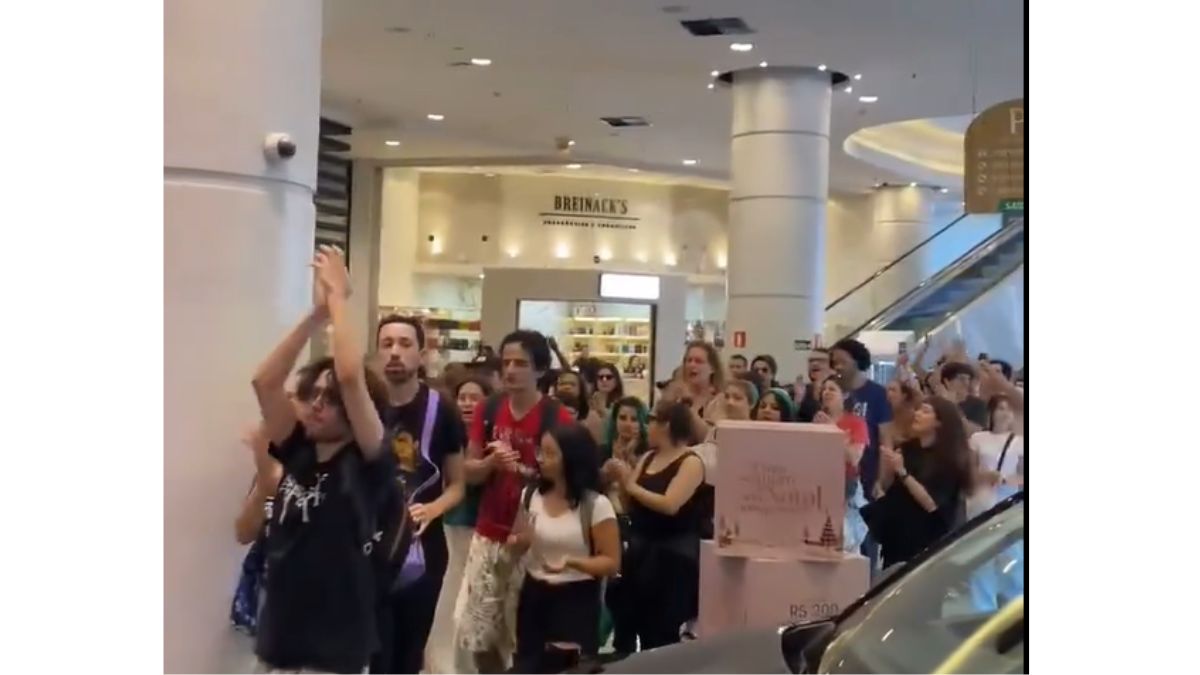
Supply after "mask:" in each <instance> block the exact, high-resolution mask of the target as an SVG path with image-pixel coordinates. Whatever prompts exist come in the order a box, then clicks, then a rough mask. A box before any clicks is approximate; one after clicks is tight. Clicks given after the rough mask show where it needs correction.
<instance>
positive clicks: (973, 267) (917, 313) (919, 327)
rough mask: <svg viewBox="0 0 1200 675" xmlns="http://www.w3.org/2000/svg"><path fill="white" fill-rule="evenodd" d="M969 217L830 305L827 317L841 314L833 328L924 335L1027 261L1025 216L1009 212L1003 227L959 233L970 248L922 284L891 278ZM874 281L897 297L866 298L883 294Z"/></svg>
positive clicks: (842, 333) (839, 334)
mask: <svg viewBox="0 0 1200 675" xmlns="http://www.w3.org/2000/svg"><path fill="white" fill-rule="evenodd" d="M968 218H970V216H965V215H964V216H960V217H958V218H956V219H955V220H953V221H951V222H950V223H949V224H948V225H946V226H945V227H943V228H941V229H939V230H938V231H937V232H935V233H934V234H933V235H932V236H930V237H929V238H928V239H926V240H924V241H922V242H921V243H919V244H918V245H917V246H915V247H913V248H912V249H910V250H909V251H907V252H905V253H904V254H903V255H901V256H900V257H899V258H897V259H896V260H894V261H892V262H891V263H889V264H888V265H885V266H884V267H883V268H881V269H880V270H879V271H878V272H876V273H875V274H873V275H872V276H871V277H869V278H867V279H866V280H864V281H863V282H862V283H860V284H858V285H857V286H855V287H854V288H852V289H850V291H848V292H847V293H845V294H843V295H842V296H841V297H839V298H838V299H836V300H835V301H834V302H833V303H831V304H830V305H829V306H828V307H826V315H827V317H835V318H839V319H841V321H840V322H839V323H838V325H835V326H830V325H829V323H828V322H827V331H829V334H831V335H833V336H834V337H835V338H838V339H840V338H843V337H855V336H857V335H858V334H859V333H862V332H864V331H901V332H906V333H911V334H912V335H913V337H914V338H916V339H920V338H922V337H924V336H926V335H929V334H930V333H933V332H934V331H936V330H937V329H938V327H939V326H941V325H942V324H944V323H945V322H947V321H948V320H950V319H951V318H952V317H954V316H955V315H956V314H958V313H959V312H962V311H963V310H964V309H965V308H967V307H968V306H969V305H971V303H973V302H975V301H976V300H977V299H979V298H981V297H982V296H984V295H986V294H987V293H988V292H989V291H991V290H992V289H993V288H996V287H997V286H998V285H1000V284H1002V283H1003V282H1005V281H1006V280H1008V279H1009V278H1010V277H1011V276H1012V275H1014V274H1017V273H1018V271H1019V270H1020V269H1021V266H1022V265H1023V264H1024V263H1025V218H1024V217H1023V216H1016V217H1007V218H1005V219H1004V221H1003V224H1002V225H1001V226H1000V227H999V229H994V230H991V231H988V230H987V229H986V228H985V229H979V230H978V232H979V234H976V235H975V240H974V241H972V240H971V239H970V238H965V239H964V238H963V237H958V239H959V240H960V242H959V244H960V247H961V248H966V251H965V252H964V253H962V254H961V255H959V256H958V257H957V258H955V259H954V260H953V261H952V262H950V263H949V264H948V265H946V266H944V267H943V268H942V269H941V270H940V271H938V272H937V273H936V274H933V275H932V276H931V277H929V278H927V279H925V280H924V281H922V282H921V283H919V284H917V285H916V286H914V287H911V288H909V289H908V290H906V291H905V290H904V289H903V288H896V284H895V283H889V275H892V274H894V272H893V270H895V269H896V268H898V267H899V266H901V265H903V264H904V263H905V261H906V260H909V259H911V258H912V257H914V256H918V255H920V254H921V253H922V251H923V250H925V249H927V248H928V247H932V246H938V245H939V240H941V242H940V244H942V245H941V248H942V249H945V248H946V246H945V245H944V244H945V243H946V242H945V238H946V237H951V236H955V235H954V234H952V233H953V232H954V231H955V229H956V228H962V227H964V226H963V225H962V223H964V222H966V221H967V219H968ZM890 281H892V282H894V281H895V280H894V279H891V280H890ZM873 286H881V287H890V289H891V293H892V295H894V296H896V297H894V299H893V298H892V297H891V296H884V298H883V301H882V302H879V301H876V303H875V305H874V306H871V305H870V304H869V303H865V302H863V301H862V299H863V296H866V295H874V296H876V298H878V297H879V296H880V293H879V290H880V289H874V288H873ZM856 296H857V300H856ZM855 303H857V305H858V308H859V309H860V311H859V312H858V316H857V317H852V316H850V315H848V314H847V306H848V305H854V304H855ZM839 308H840V310H841V314H840V315H839V314H838V311H839ZM862 309H866V311H865V312H864V311H861V310H862ZM853 318H857V320H853ZM847 319H852V320H849V321H847ZM831 327H832V328H833V330H830V328H831Z"/></svg>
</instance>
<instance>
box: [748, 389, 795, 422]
mask: <svg viewBox="0 0 1200 675" xmlns="http://www.w3.org/2000/svg"><path fill="white" fill-rule="evenodd" d="M756 412H757V415H756V416H755V419H756V420H758V421H760V422H795V421H796V404H795V403H793V402H792V397H791V396H788V393H787V392H786V391H784V390H783V389H780V388H778V387H772V388H770V389H768V390H766V391H764V392H763V395H762V398H761V399H759V401H758V408H757V411H756Z"/></svg>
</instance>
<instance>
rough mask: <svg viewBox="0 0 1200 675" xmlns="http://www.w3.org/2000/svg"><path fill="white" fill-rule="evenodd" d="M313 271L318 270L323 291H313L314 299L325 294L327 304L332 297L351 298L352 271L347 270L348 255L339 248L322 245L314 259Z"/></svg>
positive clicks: (318, 278) (318, 277)
mask: <svg viewBox="0 0 1200 675" xmlns="http://www.w3.org/2000/svg"><path fill="white" fill-rule="evenodd" d="M313 269H315V270H316V273H317V280H318V281H319V285H320V286H321V287H322V288H321V290H318V289H316V288H314V289H313V299H314V300H316V299H317V298H318V294H323V295H324V299H325V302H326V303H328V302H329V298H330V297H340V298H343V299H344V298H348V297H350V271H349V270H348V269H346V254H345V253H343V252H342V249H340V248H338V247H337V246H329V245H327V244H322V245H321V246H320V248H319V249H317V255H316V257H315V258H314V259H313Z"/></svg>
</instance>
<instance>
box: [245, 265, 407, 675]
mask: <svg viewBox="0 0 1200 675" xmlns="http://www.w3.org/2000/svg"><path fill="white" fill-rule="evenodd" d="M313 268H314V269H315V270H316V280H315V283H314V289H313V308H312V310H310V311H309V313H308V315H307V316H305V317H304V319H303V320H302V321H301V322H300V323H299V324H298V325H297V326H296V327H295V328H293V329H292V331H291V332H290V333H288V334H287V336H286V337H284V339H283V341H282V342H280V343H279V345H277V346H276V347H275V349H274V350H273V351H272V352H271V354H270V355H269V356H268V357H267V358H266V360H265V361H263V363H262V365H260V366H259V367H258V370H257V371H256V372H255V374H254V378H253V386H254V393H255V395H256V396H257V398H258V404H259V409H260V411H261V413H262V419H263V431H264V433H265V435H266V437H267V439H268V440H269V441H270V447H269V452H270V454H271V456H272V457H274V458H275V459H276V460H278V461H279V463H280V464H281V465H282V466H283V480H282V481H281V482H280V484H279V489H278V491H277V493H276V496H275V499H274V500H273V501H272V506H271V508H270V512H269V513H267V514H266V558H267V563H266V564H267V577H266V598H267V601H266V603H265V604H264V606H263V608H262V612H261V615H260V617H259V624H258V636H257V644H256V645H255V653H256V654H257V655H258V658H259V659H260V660H261V661H262V666H263V668H264V670H265V671H266V672H277V671H287V672H303V671H318V672H330V673H354V672H362V671H363V669H365V668H366V667H367V665H368V662H369V660H370V658H371V655H372V653H374V652H375V650H376V649H377V648H378V628H377V625H376V598H377V597H378V596H377V592H378V590H377V587H376V575H375V567H374V565H373V562H372V560H371V553H372V551H373V545H374V542H373V533H374V518H373V513H374V511H372V509H374V508H377V507H378V505H379V503H380V501H381V500H382V498H383V496H384V495H385V493H386V491H387V487H388V485H389V483H390V481H391V480H392V477H393V475H394V474H395V464H394V462H393V461H392V460H391V453H387V452H384V451H383V448H382V440H383V422H382V420H381V419H380V414H379V411H380V410H381V409H382V407H383V406H384V405H385V404H386V403H387V392H386V389H385V388H384V386H383V383H382V382H381V381H380V380H379V378H378V376H377V375H375V374H374V373H373V372H371V371H370V370H368V369H367V368H366V367H365V366H364V365H363V355H362V353H361V351H359V347H358V344H357V342H356V340H355V337H354V320H353V318H351V317H350V316H349V311H348V308H347V306H346V300H347V298H348V297H349V295H350V279H349V275H348V274H347V271H346V262H345V257H344V255H343V254H342V252H341V250H340V249H337V248H335V247H330V246H322V247H321V249H320V250H319V251H318V253H317V254H316V257H315V259H314V261H313ZM330 319H332V323H333V328H334V330H333V357H332V358H324V359H320V360H317V361H315V362H313V363H312V364H309V365H308V366H306V367H305V368H302V369H301V370H300V373H299V379H298V382H297V386H296V396H297V398H299V399H300V400H301V401H303V402H304V403H305V404H306V405H305V406H304V408H303V415H302V419H297V409H296V407H295V406H293V404H292V401H290V400H289V399H288V395H287V393H286V392H285V391H284V383H285V381H286V380H287V377H288V373H289V372H290V371H291V369H292V367H293V366H294V365H295V363H296V359H297V358H298V357H299V356H300V352H301V351H302V350H303V349H304V346H305V345H306V344H307V343H308V341H309V339H311V337H312V336H313V335H314V334H316V333H318V332H319V331H320V330H321V329H322V327H323V326H324V324H325V322H326V321H327V320H330Z"/></svg>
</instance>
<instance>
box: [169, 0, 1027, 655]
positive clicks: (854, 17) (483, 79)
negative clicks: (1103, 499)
mask: <svg viewBox="0 0 1200 675" xmlns="http://www.w3.org/2000/svg"><path fill="white" fill-rule="evenodd" d="M1024 25H1025V9H1024V7H1023V4H1022V3H1017V2H989V1H984V0H970V1H967V2H962V1H959V0H920V1H918V2H880V1H878V0H842V1H839V2H789V1H784V0H754V1H746V2H733V1H731V0H683V1H682V2H667V1H666V0H662V1H655V2H603V3H602V2H585V1H583V0H522V1H520V2H472V1H470V0H411V1H406V2H384V1H374V0H373V1H370V2H348V1H347V2H341V1H336V0H327V1H325V2H322V1H321V0H288V1H284V0H254V1H247V2H238V3H232V2H230V3H212V2H208V1H207V0H172V2H168V3H166V5H165V24H164V26H165V41H164V51H165V78H164V87H165V97H164V122H165V135H164V142H165V146H164V149H165V152H164V169H165V173H164V180H165V191H164V212H165V248H164V255H165V263H166V264H165V265H164V270H165V295H166V298H167V301H166V303H165V335H164V345H165V350H166V354H165V362H166V364H167V367H168V370H169V377H168V378H167V380H166V383H165V424H166V439H165V445H166V455H165V485H166V494H165V520H166V527H165V529H164V532H165V537H166V542H165V614H164V616H165V629H164V633H165V638H164V639H165V642H164V645H165V655H164V659H165V668H166V670H167V671H168V672H251V671H252V670H253V669H254V668H255V667H257V666H258V665H259V664H257V663H256V658H255V655H254V650H253V641H252V640H250V639H249V638H247V637H246V636H245V635H243V634H240V633H238V632H237V631H235V630H233V629H232V628H231V627H230V625H229V624H230V599H231V593H232V591H233V584H234V582H235V581H236V579H237V575H238V572H239V570H240V569H241V565H242V563H243V558H244V556H245V553H246V549H245V548H244V547H243V546H241V545H239V544H238V543H237V542H236V541H235V539H234V537H233V536H232V534H231V523H232V522H233V520H234V517H235V515H236V513H237V509H238V508H239V507H240V506H241V505H242V500H243V498H244V496H245V493H246V492H245V491H246V487H247V484H248V483H250V481H251V477H252V475H253V474H252V472H253V465H252V463H251V462H250V461H249V460H248V459H247V457H246V453H242V452H233V451H230V452H212V451H211V449H212V448H214V447H226V446H231V445H233V444H236V432H237V430H239V429H241V428H243V427H245V426H246V424H247V422H248V421H250V420H253V419H254V418H255V415H256V412H257V407H256V404H255V400H254V396H253V392H252V390H251V388H250V387H249V386H248V385H249V380H250V374H251V373H252V372H253V371H254V368H255V366H256V365H257V364H258V363H259V361H260V360H261V359H262V358H263V357H264V355H266V354H267V353H268V352H269V351H270V349H271V348H272V346H273V345H275V344H276V342H277V341H278V340H279V339H280V337H281V336H283V335H284V334H285V333H286V331H287V330H288V329H289V328H290V327H291V326H293V325H294V324H295V323H296V321H297V320H299V318H300V317H301V316H302V315H304V313H305V312H306V311H307V308H308V307H309V306H310V304H311V302H312V283H313V282H312V269H311V266H310V262H311V260H312V256H313V250H314V246H321V245H334V246H337V247H340V248H341V249H343V250H344V251H345V256H346V259H347V261H348V265H349V270H350V280H351V284H352V293H351V295H350V297H349V300H348V301H347V308H348V310H347V311H349V312H350V313H351V316H352V317H353V322H354V326H355V335H356V336H357V337H358V338H359V339H360V340H361V349H362V351H363V352H365V353H370V352H373V351H374V350H375V348H376V344H375V335H376V324H377V322H378V321H379V320H380V318H382V317H385V316H388V315H391V314H401V315H405V316H413V317H420V318H421V319H422V321H423V322H424V326H425V330H426V345H425V346H426V348H427V351H426V353H425V354H424V357H423V362H422V365H423V367H424V372H425V374H426V376H427V377H428V378H431V379H435V378H438V377H439V376H441V375H442V373H443V372H445V370H446V368H447V366H448V365H449V364H451V363H455V362H470V361H473V360H475V359H476V358H477V357H478V356H479V355H480V354H481V353H482V352H483V350H484V349H485V348H493V349H499V348H500V346H501V342H502V341H503V339H504V337H505V335H506V334H508V333H509V332H511V331H513V330H514V329H517V328H529V329H534V330H537V331H539V332H541V333H543V334H544V335H546V336H547V337H552V338H554V340H555V342H556V343H557V345H558V347H559V348H560V349H561V351H562V352H563V354H564V355H565V358H566V360H567V361H568V362H571V363H574V362H578V361H580V360H581V359H582V358H585V357H591V358H595V359H599V360H600V361H603V362H608V363H611V364H614V365H615V366H616V367H617V368H618V369H619V371H620V372H621V373H622V375H623V377H624V386H625V392H626V393H627V394H630V395H634V396H637V397H638V398H640V399H642V400H644V401H646V402H647V403H650V402H652V401H654V400H656V399H657V397H658V396H660V394H661V388H660V387H659V386H658V383H664V382H667V381H670V380H672V379H673V378H674V377H676V376H677V373H676V371H677V369H678V368H679V366H680V364H681V363H683V362H684V359H685V351H686V349H687V345H688V344H689V343H691V342H694V341H703V342H707V343H709V344H711V345H714V346H715V347H716V349H717V351H718V353H719V354H720V357H721V359H722V360H723V361H724V362H727V361H728V360H729V358H730V357H731V356H733V355H735V354H740V355H743V356H745V357H747V358H748V359H753V358H754V357H755V356H757V355H760V354H769V355H771V356H772V357H773V358H774V360H775V362H776V363H777V367H776V369H775V371H776V372H775V373H773V374H774V375H777V376H778V380H779V382H782V383H786V384H788V385H791V384H792V383H793V382H796V383H799V386H800V387H803V386H804V385H805V382H806V378H807V373H808V367H809V358H810V356H812V355H813V354H814V353H816V350H818V349H828V348H830V347H831V346H833V345H835V344H837V343H838V342H839V341H840V340H843V339H847V338H853V339H856V340H858V341H859V342H860V343H862V344H863V345H865V346H866V347H867V348H868V349H869V351H870V355H871V364H870V368H869V370H868V374H869V376H870V378H871V379H873V380H875V381H877V382H879V383H881V384H886V383H888V382H889V381H890V380H891V379H892V377H893V374H894V373H896V372H897V370H898V368H900V367H905V366H906V364H907V363H909V361H910V360H912V359H911V356H910V354H912V353H913V352H915V351H917V350H918V349H920V350H921V352H922V356H923V358H924V360H925V362H926V365H929V366H932V364H934V363H935V362H938V361H939V359H943V358H946V357H951V356H953V355H954V354H955V353H956V352H957V350H961V349H963V348H964V345H965V349H968V350H969V351H970V358H971V360H972V362H974V361H975V360H976V358H977V356H979V355H986V356H984V358H990V359H991V360H993V361H995V360H1002V361H1004V362H1007V364H1009V365H1011V368H1012V371H1013V374H1012V375H1011V378H1010V379H1013V380H1014V381H1021V383H1022V384H1023V378H1024V375H1023V372H1024V365H1025V356H1026V354H1025V351H1026V337H1025V336H1026V325H1025V315H1026V307H1025V302H1026V287H1025V279H1026V273H1025V250H1026V238H1025V212H1024V185H1025V165H1024V161H1025V160H1024V148H1025V131H1024V123H1025V116H1024V115H1025V113H1024V110H1025V108H1024V97H1025V87H1026V82H1025V72H1026V63H1025V42H1024V34H1025V28H1024ZM200 249H207V250H210V251H214V250H219V252H220V253H221V255H218V256H214V257H212V258H208V259H205V260H203V261H201V260H198V259H197V257H196V256H193V255H192V253H193V252H194V251H196V250H200ZM234 327H236V329H235V328H234ZM235 330H236V334H237V335H238V338H237V339H236V340H232V339H230V338H229V336H230V335H231V334H232V333H233V332H234V331H235ZM331 342H332V338H331V336H330V333H328V332H323V333H320V334H318V335H316V336H315V337H314V338H313V340H312V343H311V345H310V346H309V348H308V352H309V354H310V355H312V356H317V355H322V354H327V353H330V352H331ZM567 365H568V366H569V365H570V364H567ZM197 410H203V411H205V414H204V415H196V414H195V411H197ZM799 426H804V425H799ZM1006 448H1007V446H1006ZM1001 461H1002V462H1003V458H1001ZM1022 470H1023V469H1022ZM719 494H720V490H719V489H718V497H717V499H718V502H719V500H720V499H721V497H720V496H719ZM214 504H222V505H223V506H222V507H221V508H214V507H212V505H214ZM1023 508H1024V507H1023V504H1022V505H1021V506H1020V509H1021V513H1022V514H1023ZM1002 525H1004V527H1009V526H1012V527H1015V525H1012V524H1002ZM817 527H818V528H819V524H818V526H817ZM998 527H999V526H998ZM1022 528H1023V526H1022ZM1021 533H1022V534H1021V536H1022V539H1021V549H1022V551H1023V546H1024V544H1023V541H1024V540H1023V529H1022V530H1021ZM935 562H936V561H935ZM1022 564H1023V563H1022ZM1005 571H1006V572H1007V570H1005ZM831 583H832V582H831ZM864 590H865V588H864ZM746 592H748V593H749V592H750V591H746ZM1022 598H1023V595H1022ZM701 602H703V600H702V601H701ZM1022 602H1023V599H1022ZM747 611H748V612H749V611H751V610H747ZM793 611H794V610H793ZM1023 611H1024V610H1023V605H1022V609H1021V612H1022V614H1021V617H1022V618H1021V626H1022V627H1023V626H1024V619H1023V616H1024V614H1023ZM889 634H890V632H889ZM883 639H884V640H887V637H886V636H885V637H884V638H883ZM906 639H912V640H916V639H917V638H906ZM702 642H704V636H703V635H701V640H700V641H699V642H698V643H697V644H700V643H702ZM912 644H914V645H915V644H917V643H916V642H913V643H912ZM912 649H916V647H912ZM631 663H633V662H631ZM643 663H645V662H643ZM1023 663H1024V662H1023V661H1022V662H1021V663H1020V664H1018V666H1017V670H1012V671H1004V672H1019V671H1020V669H1021V668H1023ZM933 665H936V664H933ZM933 665H931V666H929V667H930V668H932V667H933ZM630 667H631V668H632V667H634V666H632V665H631V666H630ZM641 667H643V668H649V667H651V666H650V665H643V666H641ZM981 667H983V666H981ZM914 668H916V670H913V671H912V672H920V668H919V667H914ZM893 670H894V671H895V672H909V671H907V670H900V669H899V666H897V667H896V668H895V669H893ZM630 672H633V671H630ZM642 672H655V671H652V670H647V671H642ZM661 672H701V671H699V670H696V671H683V670H679V671H670V670H663V671H661ZM722 672H731V671H722ZM734 672H736V671H734ZM860 672H861V671H860Z"/></svg>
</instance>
